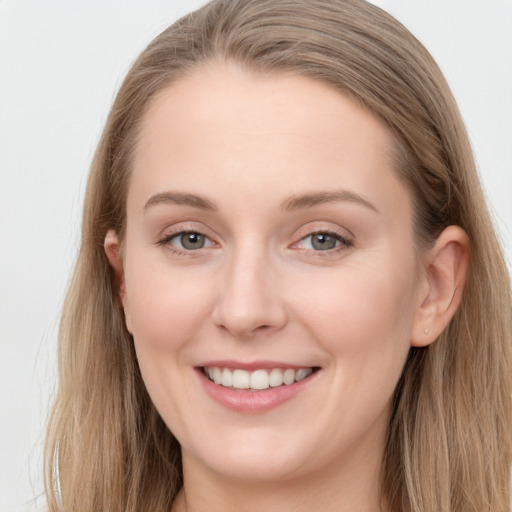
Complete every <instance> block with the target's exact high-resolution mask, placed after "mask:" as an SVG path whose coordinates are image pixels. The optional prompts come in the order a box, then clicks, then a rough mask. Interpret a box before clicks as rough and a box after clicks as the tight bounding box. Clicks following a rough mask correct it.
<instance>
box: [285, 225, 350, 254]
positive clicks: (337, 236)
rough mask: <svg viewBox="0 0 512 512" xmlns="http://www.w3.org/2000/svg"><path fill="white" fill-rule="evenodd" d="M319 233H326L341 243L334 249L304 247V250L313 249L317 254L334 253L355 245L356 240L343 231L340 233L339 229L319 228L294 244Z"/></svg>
mask: <svg viewBox="0 0 512 512" xmlns="http://www.w3.org/2000/svg"><path fill="white" fill-rule="evenodd" d="M318 235H325V236H327V237H330V238H333V239H334V240H335V241H336V242H338V243H339V245H338V246H337V247H333V248H332V249H324V250H321V249H317V250H315V249H303V250H305V251H312V252H314V253H319V254H315V255H318V256H320V255H321V254H322V253H326V254H332V253H336V252H339V251H342V250H346V249H349V248H351V247H353V246H354V240H352V239H350V238H347V237H346V236H344V235H342V234H341V233H338V232H337V231H332V230H328V229H319V230H316V231H313V232H311V233H308V234H307V235H306V236H304V237H302V238H301V239H300V240H299V241H298V242H295V243H294V244H293V245H297V244H299V243H300V242H303V241H305V240H307V239H308V238H312V237H314V236H318Z"/></svg>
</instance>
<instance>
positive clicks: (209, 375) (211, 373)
mask: <svg viewBox="0 0 512 512" xmlns="http://www.w3.org/2000/svg"><path fill="white" fill-rule="evenodd" d="M208 377H210V379H211V380H213V368H212V367H211V366H209V367H208Z"/></svg>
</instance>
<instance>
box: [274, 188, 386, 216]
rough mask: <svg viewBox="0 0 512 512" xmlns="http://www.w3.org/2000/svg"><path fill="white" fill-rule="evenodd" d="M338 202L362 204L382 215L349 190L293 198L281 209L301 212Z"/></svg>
mask: <svg viewBox="0 0 512 512" xmlns="http://www.w3.org/2000/svg"><path fill="white" fill-rule="evenodd" d="M337 201H344V202H349V203H356V204H360V205H362V206H365V207H366V208H369V209H370V210H373V211H374V212H376V213H380V212H379V210H378V209H377V208H376V207H375V206H374V205H373V204H372V203H370V202H369V201H367V200H366V199H364V198H363V197H361V196H360V195H358V194H355V193H354V192H350V191H349V190H336V191H334V192H314V193H311V194H303V195H297V196H292V197H290V198H288V199H286V200H285V201H283V202H282V203H281V209H282V210H285V211H293V210H301V209H303V208H311V207H313V206H317V205H320V204H325V203H333V202H337Z"/></svg>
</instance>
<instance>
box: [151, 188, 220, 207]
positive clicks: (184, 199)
mask: <svg viewBox="0 0 512 512" xmlns="http://www.w3.org/2000/svg"><path fill="white" fill-rule="evenodd" d="M159 204H178V205H183V206H191V207H192V208H199V209H200V210H208V211H216V210H217V207H216V206H215V205H214V204H213V203H212V202H211V201H208V199H205V198H204V197H201V196H198V195H196V194H187V193H183V192H161V193H159V194H155V195H152V196H151V197H150V198H149V199H148V200H147V201H146V204H145V205H144V210H147V209H148V208H151V207H152V206H156V205H159Z"/></svg>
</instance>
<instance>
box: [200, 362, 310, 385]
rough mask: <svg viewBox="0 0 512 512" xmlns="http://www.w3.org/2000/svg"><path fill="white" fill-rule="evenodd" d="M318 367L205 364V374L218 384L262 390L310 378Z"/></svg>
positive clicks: (203, 369)
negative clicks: (247, 367) (251, 367)
mask: <svg viewBox="0 0 512 512" xmlns="http://www.w3.org/2000/svg"><path fill="white" fill-rule="evenodd" d="M317 370H318V368H298V369H293V368H286V369H281V368H272V369H268V370H266V369H265V370H264V369H262V370H254V371H251V372H249V371H247V370H242V369H231V368H220V367H217V366H205V367H203V368H202V371H203V374H204V375H205V376H206V377H207V378H208V380H210V381H211V382H214V383H215V384H217V385H218V386H223V387H225V388H230V389H237V390H250V391H262V390H265V389H269V388H278V387H280V386H289V385H291V384H294V383H295V382H300V381H301V380H304V379H306V378H308V377H309V376H310V375H311V374H312V373H314V372H315V371H317Z"/></svg>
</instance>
